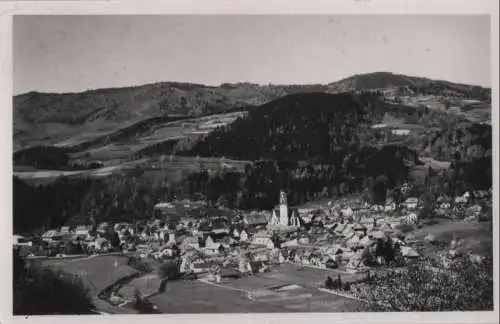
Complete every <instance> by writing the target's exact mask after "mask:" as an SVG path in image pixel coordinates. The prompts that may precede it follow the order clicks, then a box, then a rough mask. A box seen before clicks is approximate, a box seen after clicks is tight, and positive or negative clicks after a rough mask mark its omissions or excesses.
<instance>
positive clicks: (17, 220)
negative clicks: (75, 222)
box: [12, 177, 94, 233]
mask: <svg viewBox="0 0 500 324" xmlns="http://www.w3.org/2000/svg"><path fill="white" fill-rule="evenodd" d="M93 181H94V180H89V179H83V178H78V179H69V178H59V179H58V180H57V181H56V182H54V183H53V184H50V185H45V186H37V187H32V186H30V185H28V184H26V183H25V182H24V181H23V180H21V179H19V178H17V177H13V188H12V189H13V191H12V194H13V222H14V224H13V225H14V232H16V233H26V232H30V231H32V230H35V229H39V228H42V227H45V228H54V227H59V226H61V225H62V224H63V223H64V222H65V221H67V220H68V219H69V218H70V217H73V216H75V215H77V214H78V213H79V212H80V210H81V204H82V197H84V196H85V195H86V193H87V191H88V190H89V188H90V187H91V186H92V183H93Z"/></svg>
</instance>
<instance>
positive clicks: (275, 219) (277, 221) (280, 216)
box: [268, 190, 300, 227]
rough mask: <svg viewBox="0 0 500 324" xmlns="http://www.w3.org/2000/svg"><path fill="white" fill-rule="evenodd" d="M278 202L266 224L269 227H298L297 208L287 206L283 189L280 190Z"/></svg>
mask: <svg viewBox="0 0 500 324" xmlns="http://www.w3.org/2000/svg"><path fill="white" fill-rule="evenodd" d="M279 202H280V203H279V205H278V206H276V207H275V208H274V209H273V211H272V216H271V219H270V220H269V223H268V225H269V226H270V227H276V226H278V227H288V226H293V227H300V218H299V215H298V210H297V209H296V208H294V209H292V208H289V207H288V203H287V197H286V193H285V192H284V191H283V190H282V191H281V192H280V198H279Z"/></svg>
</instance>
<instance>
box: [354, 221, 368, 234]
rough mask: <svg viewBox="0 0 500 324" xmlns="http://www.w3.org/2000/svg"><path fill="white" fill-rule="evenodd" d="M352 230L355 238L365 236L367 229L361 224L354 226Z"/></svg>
mask: <svg viewBox="0 0 500 324" xmlns="http://www.w3.org/2000/svg"><path fill="white" fill-rule="evenodd" d="M353 230H354V232H355V233H356V235H357V236H359V237H363V236H365V235H366V231H367V228H366V227H365V226H363V225H361V224H355V225H354V226H353Z"/></svg>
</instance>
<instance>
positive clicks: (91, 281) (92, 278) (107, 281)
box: [41, 256, 137, 295]
mask: <svg viewBox="0 0 500 324" xmlns="http://www.w3.org/2000/svg"><path fill="white" fill-rule="evenodd" d="M41 263H42V265H48V266H50V267H53V268H55V269H60V270H63V271H65V272H67V273H71V274H75V275H78V276H79V277H80V278H81V279H82V280H83V282H84V283H85V284H86V285H87V286H88V287H89V288H90V292H91V294H92V295H97V294H98V293H100V292H101V291H102V290H104V289H105V288H107V287H108V286H110V285H112V284H113V283H115V282H116V281H117V280H118V279H121V278H123V277H126V276H129V275H131V274H133V273H135V272H137V271H136V270H135V269H133V268H131V267H129V266H128V265H127V258H124V257H119V256H96V257H91V258H84V259H76V260H44V261H41ZM115 265H116V266H115Z"/></svg>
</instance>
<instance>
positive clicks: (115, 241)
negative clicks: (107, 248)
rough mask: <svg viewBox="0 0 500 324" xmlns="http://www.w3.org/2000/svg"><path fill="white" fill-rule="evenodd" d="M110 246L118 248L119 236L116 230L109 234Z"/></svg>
mask: <svg viewBox="0 0 500 324" xmlns="http://www.w3.org/2000/svg"><path fill="white" fill-rule="evenodd" d="M110 243H111V246H112V247H113V248H115V249H119V248H120V236H119V235H118V233H117V232H113V233H112V234H111V239H110Z"/></svg>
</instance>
